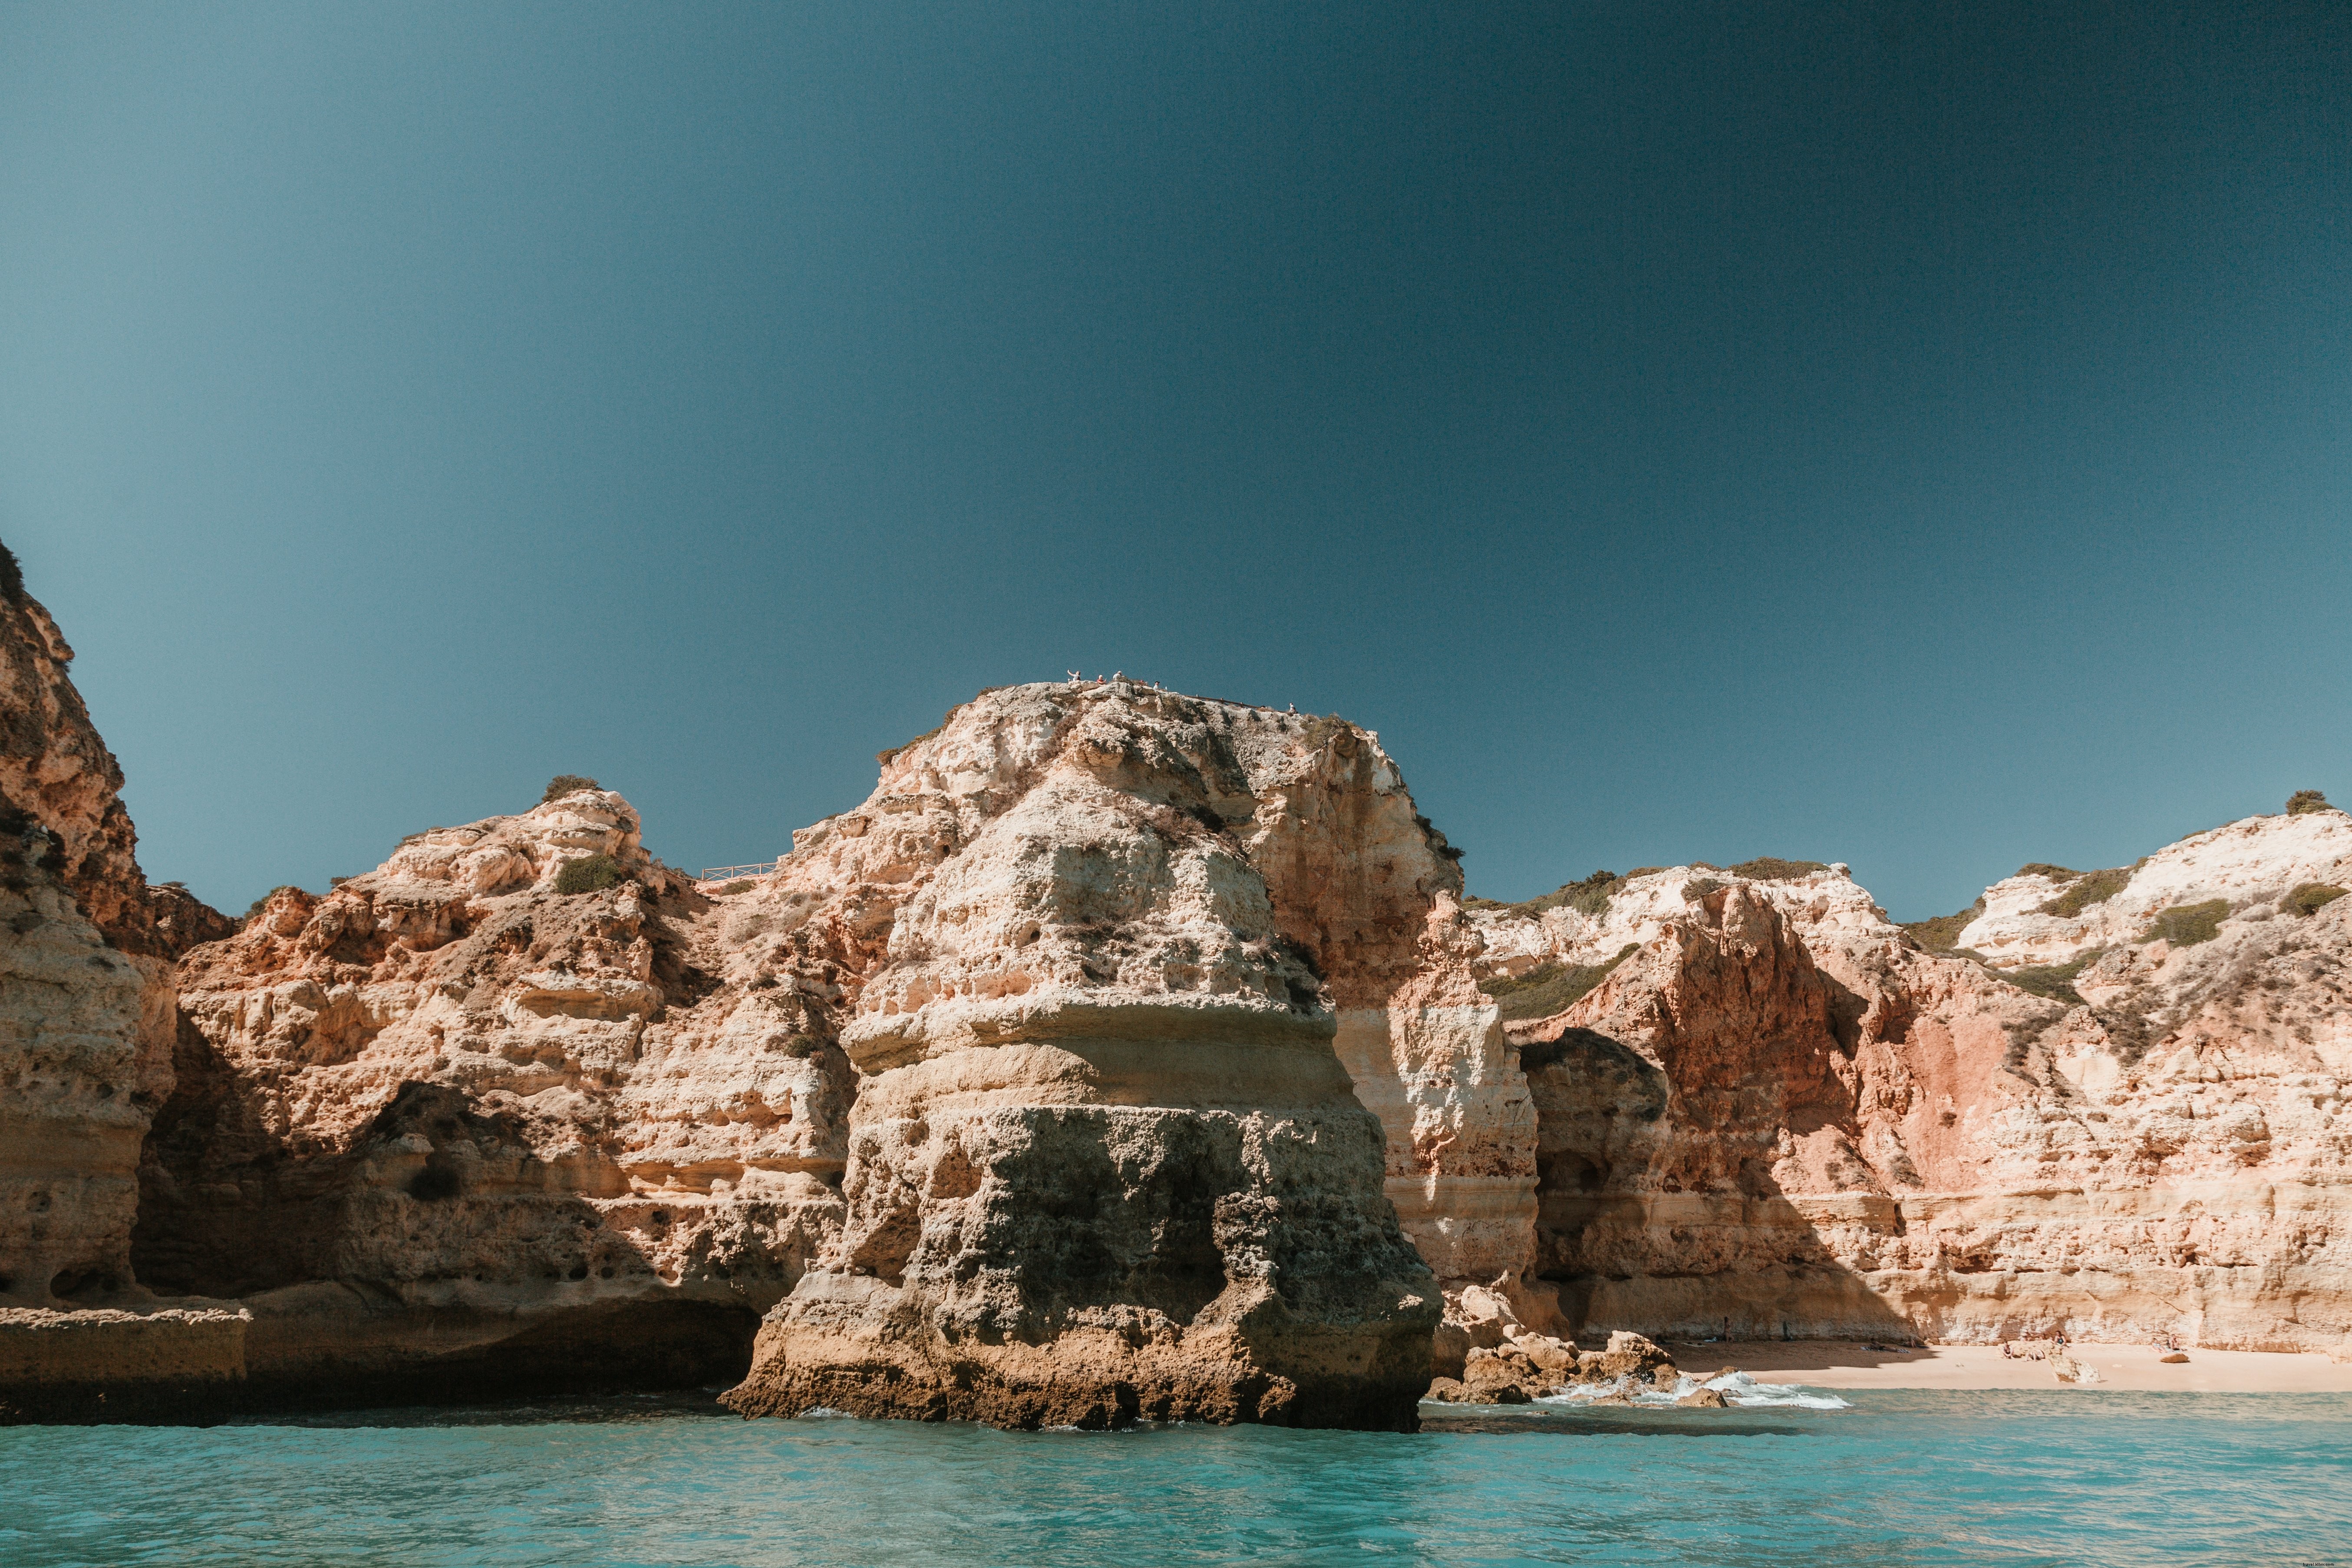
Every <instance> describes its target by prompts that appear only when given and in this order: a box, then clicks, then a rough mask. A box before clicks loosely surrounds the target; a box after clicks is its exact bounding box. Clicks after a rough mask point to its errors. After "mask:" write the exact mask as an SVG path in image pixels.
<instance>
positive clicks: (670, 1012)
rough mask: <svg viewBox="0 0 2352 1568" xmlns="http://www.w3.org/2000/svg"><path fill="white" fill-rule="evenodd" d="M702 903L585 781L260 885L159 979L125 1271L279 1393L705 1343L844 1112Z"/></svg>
mask: <svg viewBox="0 0 2352 1568" xmlns="http://www.w3.org/2000/svg"><path fill="white" fill-rule="evenodd" d="M599 864H601V865H603V866H604V868H605V870H606V875H605V876H604V878H603V879H601V880H604V881H605V882H607V883H609V885H606V886H601V887H597V886H591V887H589V888H587V889H585V890H575V891H565V890H563V884H562V881H561V879H562V876H563V874H564V871H565V868H567V867H581V868H587V867H593V866H596V865H599ZM584 880H586V881H588V882H591V883H593V882H595V881H597V880H600V879H598V878H594V877H589V878H585V879H584ZM714 913H715V910H714V906H713V905H712V903H711V901H710V900H708V899H705V898H704V897H702V896H701V895H700V894H699V893H698V892H697V891H696V890H695V888H694V885H693V884H692V883H691V881H689V880H688V879H685V878H683V877H681V876H679V875H678V874H677V873H676V872H673V871H670V870H668V869H667V868H664V867H663V866H661V865H660V864H659V863H658V862H657V861H656V860H654V859H653V858H651V857H649V856H647V855H646V852H645V850H644V848H643V847H642V844H641V840H640V834H639V831H638V823H637V818H636V814H635V811H634V810H633V809H632V808H631V807H630V806H629V805H628V804H627V802H626V801H625V800H623V799H622V798H621V797H620V796H619V795H614V794H612V793H610V792H605V791H600V790H595V789H582V790H578V791H575V792H572V793H570V794H566V795H561V796H560V797H558V798H555V799H551V800H549V801H547V802H545V803H543V804H542V805H539V806H537V807H534V808H533V809H531V810H530V811H528V812H525V813H523V814H521V815H520V816H504V817H492V818H489V819H488V820H486V821H483V822H478V823H474V824H471V825H469V826H464V827H457V828H435V829H433V830H431V831H429V832H426V833H423V834H420V835H416V836H415V837H411V838H410V839H408V840H406V841H405V842H404V843H403V845H402V846H401V847H399V849H398V850H397V851H395V852H394V854H393V856H392V857H391V858H389V859H388V860H386V861H385V862H384V864H383V866H382V867H380V868H377V869H376V870H374V871H372V872H369V873H367V874H366V875H364V876H359V877H354V878H351V879H346V880H343V881H342V882H341V883H340V884H339V885H338V886H337V887H336V888H334V889H332V890H331V892H329V893H327V894H326V895H325V896H323V897H316V896H313V895H311V894H309V893H306V892H303V891H301V890H300V889H279V890H278V892H277V893H275V894H273V895H272V896H271V897H270V899H269V900H268V902H267V904H266V905H265V906H264V907H263V908H262V909H261V910H259V911H258V912H257V914H256V915H255V917H254V918H253V919H252V921H250V922H248V923H247V926H246V928H245V930H244V931H241V932H239V933H238V934H237V935H236V937H235V938H233V939H231V940H229V941H226V942H216V943H214V944H212V945H209V946H206V947H203V948H199V949H197V950H196V951H195V952H192V953H191V954H190V955H189V956H188V958H187V959H186V960H185V961H184V963H183V964H182V966H181V974H180V984H181V1008H182V1011H183V1015H184V1018H183V1022H182V1025H181V1028H180V1036H179V1048H178V1053H177V1077H178V1088H177V1090H176V1092H175V1093H174V1095H173V1099H172V1100H171V1101H170V1103H169V1105H168V1106H167V1107H166V1108H165V1110H164V1111H163V1115H162V1116H161V1117H160V1118H159V1119H158V1121H157V1123H156V1126H155V1130H154V1133H153V1136H152V1138H151V1140H150V1142H149V1147H148V1158H147V1163H146V1165H145V1167H144V1169H143V1171H142V1177H143V1183H144V1193H143V1199H142V1206H141V1212H140V1224H139V1234H138V1247H137V1249H136V1253H135V1258H136V1262H137V1265H138V1268H139V1272H140V1277H141V1279H142V1280H143V1281H145V1282H147V1283H149V1284H150V1285H152V1286H155V1287H157V1288H159V1289H173V1290H176V1291H184V1292H189V1293H193V1294H195V1295H199V1296H208V1297H243V1298H247V1299H249V1300H251V1301H252V1303H253V1305H254V1308H255V1310H256V1311H257V1314H258V1317H259V1322H260V1327H259V1328H257V1332H256V1338H255V1340H254V1342H252V1343H250V1344H249V1346H248V1360H249V1363H251V1364H253V1366H254V1368H255V1370H256V1371H257V1372H262V1373H271V1372H274V1373H280V1374H282V1375H286V1376H295V1375H299V1374H302V1373H304V1370H305V1369H306V1368H310V1367H312V1366H314V1365H320V1364H328V1363H334V1364H343V1365H351V1366H356V1367H359V1368H361V1369H363V1370H365V1371H367V1372H369V1373H372V1374H373V1373H384V1374H386V1375H391V1374H394V1373H399V1372H401V1371H402V1370H403V1369H404V1368H408V1369H409V1370H413V1371H418V1372H429V1371H431V1369H432V1365H433V1363H435V1362H436V1359H437V1360H439V1361H442V1362H446V1363H447V1364H448V1365H449V1366H451V1367H455V1366H459V1365H463V1364H467V1363H468V1358H471V1359H472V1360H475V1361H478V1360H480V1359H482V1358H484V1357H489V1356H493V1355H495V1356H496V1357H497V1358H499V1360H500V1361H502V1362H504V1363H509V1364H511V1363H515V1362H516V1361H517V1360H518V1359H519V1358H520V1359H527V1353H526V1352H527V1350H529V1349H530V1348H533V1347H535V1348H536V1349H537V1350H539V1351H540V1352H543V1353H545V1354H546V1355H549V1356H561V1355H565V1354H572V1355H576V1354H581V1353H591V1352H592V1351H593V1353H595V1354H597V1355H599V1356H602V1357H605V1358H607V1359H608V1360H619V1361H625V1360H626V1358H627V1357H629V1356H631V1355H633V1354H635V1353H636V1352H637V1350H638V1348H639V1347H637V1346H635V1345H633V1344H631V1343H629V1342H627V1339H628V1336H630V1335H634V1334H637V1333H639V1331H640V1326H641V1325H642V1324H643V1323H644V1322H645V1321H647V1320H646V1314H647V1313H649V1312H651V1313H656V1314H658V1313H662V1312H667V1313H669V1314H670V1315H671V1317H672V1319H673V1320H675V1321H704V1320H709V1321H710V1322H711V1323H712V1324H713V1325H714V1326H713V1327H712V1328H711V1329H710V1333H711V1334H712V1335H713V1336H716V1337H715V1338H714V1339H712V1341H711V1343H712V1344H714V1345H715V1344H719V1343H721V1342H723V1341H724V1340H725V1339H726V1337H727V1331H725V1329H724V1320H725V1319H726V1317H727V1316H728V1315H729V1314H730V1313H733V1314H739V1315H740V1317H741V1318H742V1320H743V1321H746V1322H748V1321H749V1320H750V1317H751V1314H753V1313H756V1312H758V1311H760V1310H764V1309H765V1308H766V1307H768V1306H769V1305H770V1304H771V1303H772V1302H773V1301H774V1300H777V1299H778V1298H779V1297H781V1296H782V1293H783V1292H784V1291H785V1290H786V1289H790V1287H791V1285H792V1282H793V1279H795V1278H796V1277H797V1275H798V1273H799V1271H800V1269H801V1268H803V1266H804V1265H805V1263H806V1262H807V1260H808V1259H809V1258H810V1257H811V1256H812V1255H813V1254H814V1251H815V1249H816V1247H818V1246H819V1245H820V1244H821V1242H822V1241H823V1239H824V1237H826V1236H827V1235H829V1234H830V1232H831V1230H832V1229H833V1228H834V1227H835V1226H836V1225H837V1222H838V1214H839V1211H840V1208H841V1204H840V1199H839V1197H838V1195H837V1194H836V1193H835V1184H836V1183H837V1182H838V1180H839V1175H840V1171H841V1165H842V1154H843V1150H842V1136H843V1127H844V1117H845V1111H846V1109H847V1106H846V1093H845V1089H846V1079H845V1071H846V1069H845V1064H843V1063H841V1061H840V1060H839V1057H838V1052H835V1051H829V1050H828V1049H827V1048H826V1047H824V1046H823V1045H822V1043H821V1042H819V1041H817V1040H814V1039H812V1038H811V1037H808V1036H807V1035H806V1034H805V1033H804V1032H796V1031H795V1030H794V1029H793V1027H792V1020H791V1018H790V1017H789V1016H787V1015H786V1014H785V1013H784V1012H782V1011H781V1010H779V1009H778V1008H776V1007H775V1006H774V1005H772V1004H771V1003H770V1002H768V1001H767V1000H766V999H765V997H764V995H763V994H762V993H761V992H760V991H758V990H755V989H753V988H751V987H750V986H746V985H742V984H730V983H728V982H727V981H725V980H723V979H722V978H721V976H720V973H719V971H721V970H722V969H724V968H725V960H724V959H723V957H722V956H721V954H720V952H719V949H718V947H717V945H716V944H717V942H719V941H720V940H722V939H723V935H724V931H725V927H724V924H723V921H716V920H714V919H713V918H712V917H713V915H714ZM769 984H771V985H772V980H771V981H770V982H769ZM362 1319H368V1320H370V1321H373V1322H374V1323H375V1324H376V1327H374V1328H373V1329H367V1330H365V1331H362V1328H361V1327H360V1326H357V1325H359V1324H360V1321H361V1320H362ZM426 1322H430V1323H431V1324H432V1325H433V1332H432V1334H431V1335H430V1336H425V1335H423V1334H421V1333H419V1332H417V1331H416V1329H415V1325H419V1324H424V1323H426ZM404 1324H405V1325H408V1326H407V1327H405V1328H404V1327H403V1325H404ZM371 1335H373V1340H371V1339H370V1337H369V1336H371ZM404 1335H405V1336H406V1337H405V1338H404ZM355 1336H357V1339H356V1340H355ZM656 1337H657V1336H656ZM690 1337H691V1336H690V1335H689V1338H690ZM375 1340H381V1341H383V1342H382V1343H377V1342H374V1341H375ZM696 1353H699V1352H696ZM273 1357H275V1359H274V1360H273V1359H272V1358H273ZM451 1358H455V1359H454V1360H453V1359H451ZM724 1362H725V1357H724V1355H721V1356H720V1358H719V1363H718V1364H721V1365H723V1364H724ZM410 1363H415V1365H414V1366H413V1367H412V1366H411V1365H410Z"/></svg>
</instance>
